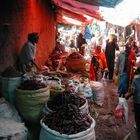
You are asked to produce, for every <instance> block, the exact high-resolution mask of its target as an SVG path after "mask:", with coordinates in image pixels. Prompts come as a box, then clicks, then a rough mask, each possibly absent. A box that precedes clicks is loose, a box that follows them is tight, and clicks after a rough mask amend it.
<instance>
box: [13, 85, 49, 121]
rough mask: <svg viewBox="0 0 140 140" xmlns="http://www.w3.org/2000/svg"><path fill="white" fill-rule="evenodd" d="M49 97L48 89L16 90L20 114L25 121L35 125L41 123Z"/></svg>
mask: <svg viewBox="0 0 140 140" xmlns="http://www.w3.org/2000/svg"><path fill="white" fill-rule="evenodd" d="M49 97H50V90H49V88H48V87H46V88H41V89H38V90H21V89H16V103H17V108H18V110H19V112H20V114H21V115H22V117H23V118H24V119H25V120H27V121H31V122H35V123H38V122H39V121H40V119H41V117H42V110H43V107H44V105H45V103H46V102H47V101H48V99H49Z"/></svg>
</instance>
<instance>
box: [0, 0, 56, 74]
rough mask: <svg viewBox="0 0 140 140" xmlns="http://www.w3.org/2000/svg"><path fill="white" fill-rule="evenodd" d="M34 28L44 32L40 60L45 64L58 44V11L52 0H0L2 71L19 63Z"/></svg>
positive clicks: (41, 33)
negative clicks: (56, 20) (55, 9)
mask: <svg viewBox="0 0 140 140" xmlns="http://www.w3.org/2000/svg"><path fill="white" fill-rule="evenodd" d="M34 31H35V32H39V36H40V38H39V42H38V45H37V54H36V62H37V63H38V64H39V65H44V64H45V62H46V60H47V58H48V55H49V54H50V53H51V52H52V50H53V49H54V47H55V21H54V13H53V9H52V8H51V5H50V4H49V2H48V0H1V1H0V42H3V43H0V72H1V71H3V70H4V69H5V68H6V67H8V66H10V65H14V64H15V62H16V58H17V55H18V54H19V52H20V50H21V48H22V46H23V44H24V42H25V41H26V40H27V35H28V33H29V32H34ZM3 34H4V35H3Z"/></svg>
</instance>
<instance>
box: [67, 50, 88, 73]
mask: <svg viewBox="0 0 140 140" xmlns="http://www.w3.org/2000/svg"><path fill="white" fill-rule="evenodd" d="M85 64H86V60H85V59H84V57H83V56H82V55H81V54H80V53H78V52H73V53H72V54H70V55H69V57H68V58H67V60H66V68H67V70H68V71H70V72H79V71H80V72H83V71H86V67H85Z"/></svg>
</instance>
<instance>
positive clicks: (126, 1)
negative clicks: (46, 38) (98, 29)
mask: <svg viewBox="0 0 140 140" xmlns="http://www.w3.org/2000/svg"><path fill="white" fill-rule="evenodd" d="M52 4H54V5H55V6H56V7H57V8H56V17H57V22H58V23H64V21H65V23H68V21H66V20H65V19H64V17H68V18H72V19H75V20H78V21H80V22H81V23H86V22H89V21H88V19H86V18H85V15H88V16H90V17H92V18H94V19H98V20H105V21H107V22H109V23H111V24H115V25H119V26H124V27H125V26H127V25H129V24H130V23H132V21H133V20H134V19H135V18H136V17H137V16H138V15H140V8H139V5H140V0H52ZM102 6H103V7H102ZM75 24H76V22H75Z"/></svg>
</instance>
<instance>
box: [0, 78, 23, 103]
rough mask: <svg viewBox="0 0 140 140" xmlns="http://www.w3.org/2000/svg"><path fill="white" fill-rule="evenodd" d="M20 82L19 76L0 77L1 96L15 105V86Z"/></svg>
mask: <svg viewBox="0 0 140 140" xmlns="http://www.w3.org/2000/svg"><path fill="white" fill-rule="evenodd" d="M20 82H21V77H15V78H7V77H1V89H2V96H3V97H4V98H5V99H6V100H7V101H9V102H10V103H11V104H13V105H15V88H16V87H17V86H18V85H19V84H20Z"/></svg>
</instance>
